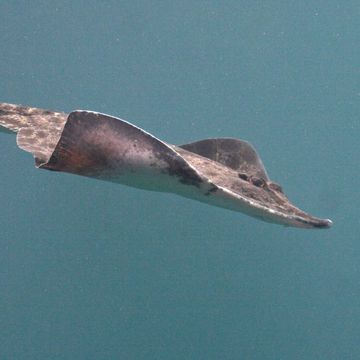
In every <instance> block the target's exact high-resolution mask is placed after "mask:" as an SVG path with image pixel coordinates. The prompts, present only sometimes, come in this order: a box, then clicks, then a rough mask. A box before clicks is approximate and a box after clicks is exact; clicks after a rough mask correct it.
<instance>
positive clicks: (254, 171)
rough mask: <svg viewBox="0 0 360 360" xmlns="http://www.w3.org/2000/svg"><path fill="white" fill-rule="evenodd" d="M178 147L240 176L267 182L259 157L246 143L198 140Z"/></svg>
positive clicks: (240, 141) (230, 139)
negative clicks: (231, 170) (216, 163)
mask: <svg viewBox="0 0 360 360" xmlns="http://www.w3.org/2000/svg"><path fill="white" fill-rule="evenodd" d="M179 147H181V148H182V149H185V150H188V151H191V152H193V153H195V154H198V155H201V156H204V157H206V158H208V159H210V160H213V161H216V162H218V163H220V164H222V165H225V166H227V167H229V168H231V169H233V170H235V171H237V172H239V173H240V174H246V175H247V176H253V177H257V178H261V179H264V180H269V178H268V175H267V173H266V170H265V167H264V165H263V163H262V161H261V159H260V157H259V155H258V154H257V152H256V150H255V149H254V148H253V146H252V145H251V144H250V143H249V142H247V141H244V140H239V139H232V138H214V139H204V140H199V141H196V142H193V143H190V144H184V145H180V146H179Z"/></svg>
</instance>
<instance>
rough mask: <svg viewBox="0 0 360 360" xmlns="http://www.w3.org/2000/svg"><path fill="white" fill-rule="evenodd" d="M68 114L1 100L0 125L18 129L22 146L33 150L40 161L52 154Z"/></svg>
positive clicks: (12, 129)
mask: <svg viewBox="0 0 360 360" xmlns="http://www.w3.org/2000/svg"><path fill="white" fill-rule="evenodd" d="M67 117H68V114H65V113H63V112H56V111H49V110H43V109H38V108H33V107H26V106H21V105H13V104H6V103H0V129H1V127H3V128H5V129H7V130H9V131H12V132H15V133H17V144H18V146H19V147H20V148H21V149H23V150H25V151H28V152H31V153H32V154H33V155H34V157H35V161H36V164H37V165H40V164H42V163H46V162H47V161H48V159H49V158H50V156H51V154H52V152H53V151H54V148H55V146H56V144H57V142H58V141H59V138H60V135H61V132H62V129H63V127H64V125H65V123H66V120H67Z"/></svg>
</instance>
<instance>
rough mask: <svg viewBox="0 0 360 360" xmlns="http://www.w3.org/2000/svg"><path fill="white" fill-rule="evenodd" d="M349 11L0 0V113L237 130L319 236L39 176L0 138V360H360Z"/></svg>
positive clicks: (359, 10) (359, 128) (357, 62)
mask: <svg viewBox="0 0 360 360" xmlns="http://www.w3.org/2000/svg"><path fill="white" fill-rule="evenodd" d="M359 15H360V4H359V2H358V1H355V0H354V1H345V2H340V1H332V0H330V1H329V0H327V1H287V2H278V1H266V2H265V1H222V2H220V1H188V0H185V1H184V0H183V1H115V0H112V1H71V2H70V1H58V2H56V1H52V2H49V1H29V2H27V1H11V2H10V1H2V2H0V81H1V85H0V101H1V102H10V103H19V104H23V105H31V106H36V107H42V108H48V109H53V110H62V111H71V110H74V109H89V110H94V111H100V112H105V113H108V114H112V115H114V116H118V117H120V118H123V119H125V120H128V121H130V122H132V123H134V124H136V125H137V126H140V127H141V128H143V129H145V130H147V131H149V132H151V133H152V134H154V135H155V136H157V137H159V138H160V139H163V140H165V141H168V142H170V143H174V144H182V143H187V142H190V141H194V140H199V139H202V138H207V137H228V136H231V137H237V138H241V139H245V140H248V141H250V142H251V143H252V144H253V145H254V146H255V148H256V149H257V151H258V152H259V154H260V156H261V158H262V160H263V162H264V164H265V167H266V168H267V171H268V173H269V176H270V178H271V179H272V180H274V181H276V182H279V183H280V184H282V186H283V188H284V190H285V192H286V193H287V195H288V197H289V198H290V200H292V201H293V202H294V203H295V204H296V205H298V206H299V207H300V208H302V209H304V210H306V211H308V212H310V213H311V214H314V215H316V216H319V217H324V218H330V219H332V220H333V222H334V225H333V227H332V228H331V229H329V230H302V229H293V228H286V227H282V226H279V225H274V224H268V223H264V222H260V221H258V220H256V219H253V218H250V217H248V216H246V215H243V214H241V213H235V212H231V211H227V210H223V209H220V208H216V207H211V206H207V205H205V204H202V203H198V202H195V201H191V200H188V199H184V198H180V197H178V196H176V195H172V194H162V193H152V192H145V191H141V190H137V189H133V188H129V187H125V186H121V185H116V184H112V183H106V182H101V181H95V180H92V179H88V178H82V177H78V176H72V175H68V174H61V173H54V172H47V171H41V170H37V169H35V167H34V164H33V160H32V157H31V155H30V154H28V153H26V152H24V151H21V150H20V149H18V148H17V146H16V142H15V137H14V136H11V135H7V134H0V162H1V165H0V166H1V167H0V169H1V170H0V229H1V232H0V244H1V251H0V359H6V360H7V359H9V360H12V359H16V360H18V359H21V360H22V359H26V360H32V359H36V360H42V359H262V360H270V359H271V360H272V359H274V360H275V359H360V220H359V203H360V194H359V185H360V184H359V175H360V159H359V150H360V149H359V135H360V119H359V115H360V85H359V84H360V51H359V44H360V24H359Z"/></svg>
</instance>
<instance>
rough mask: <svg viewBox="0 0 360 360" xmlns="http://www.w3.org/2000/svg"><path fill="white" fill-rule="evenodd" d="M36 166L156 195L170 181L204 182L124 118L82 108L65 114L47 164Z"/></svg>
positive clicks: (166, 188)
mask: <svg viewBox="0 0 360 360" xmlns="http://www.w3.org/2000/svg"><path fill="white" fill-rule="evenodd" d="M40 167H41V168H45V169H49V170H56V171H64V172H69V173H74V174H78V175H84V176H89V177H95V178H100V179H104V180H110V181H115V182H120V183H124V184H127V185H131V186H135V187H141V188H145V189H150V190H156V191H169V188H168V186H173V184H172V185H171V183H172V180H171V179H176V181H178V182H180V183H182V184H190V185H195V186H199V185H200V184H201V183H202V182H203V179H202V178H201V177H200V176H199V174H198V173H197V172H196V171H195V170H194V169H193V168H192V167H191V166H189V164H188V163H187V162H186V161H185V160H184V159H183V158H182V157H181V156H179V155H178V154H177V153H176V152H175V151H174V150H173V149H172V148H171V147H170V146H168V145H167V144H166V143H164V142H162V141H161V140H159V139H157V138H156V137H154V136H153V135H151V134H149V133H147V132H146V131H144V130H142V129H140V128H138V127H136V126H134V125H133V124H130V123H128V122H126V121H124V120H121V119H118V118H115V117H112V116H109V115H105V114H101V113H97V112H91V111H83V110H79V111H73V112H72V113H70V114H69V117H68V120H67V122H66V124H65V126H64V129H63V132H62V134H61V137H60V139H59V141H58V143H57V145H56V147H55V149H54V151H53V153H52V155H51V157H50V159H49V161H48V162H47V163H44V164H42V165H41V166H40ZM158 182H160V183H161V184H162V185H163V188H161V185H159V183H158Z"/></svg>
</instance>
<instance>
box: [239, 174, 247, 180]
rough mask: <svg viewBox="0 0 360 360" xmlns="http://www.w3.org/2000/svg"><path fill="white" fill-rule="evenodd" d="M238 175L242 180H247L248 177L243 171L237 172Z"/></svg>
mask: <svg viewBox="0 0 360 360" xmlns="http://www.w3.org/2000/svg"><path fill="white" fill-rule="evenodd" d="M238 176H239V178H240V179H242V180H245V181H249V177H248V176H247V175H246V174H244V173H238Z"/></svg>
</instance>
